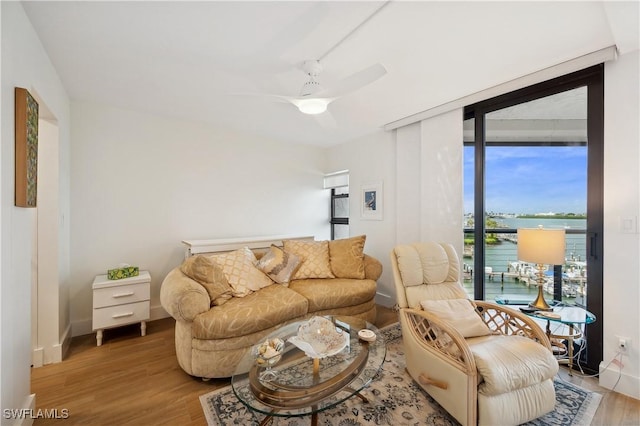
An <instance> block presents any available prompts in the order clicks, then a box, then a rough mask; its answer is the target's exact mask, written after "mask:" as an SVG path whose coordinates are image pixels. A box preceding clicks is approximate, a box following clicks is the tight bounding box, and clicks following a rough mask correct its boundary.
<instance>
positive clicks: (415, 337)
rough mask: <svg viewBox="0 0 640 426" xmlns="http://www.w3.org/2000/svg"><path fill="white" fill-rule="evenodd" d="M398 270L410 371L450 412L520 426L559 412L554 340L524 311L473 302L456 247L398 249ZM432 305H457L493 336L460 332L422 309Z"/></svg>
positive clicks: (463, 418) (465, 420)
mask: <svg viewBox="0 0 640 426" xmlns="http://www.w3.org/2000/svg"><path fill="white" fill-rule="evenodd" d="M391 265H392V269H393V276H394V280H395V286H396V292H397V302H398V306H399V308H400V323H401V326H402V334H403V341H404V349H405V356H406V366H407V371H408V372H409V374H410V375H411V377H413V379H414V380H415V381H416V382H417V383H418V384H419V385H420V386H421V387H422V388H423V389H424V390H425V391H426V392H427V393H429V395H431V396H432V397H433V398H434V399H435V400H436V401H437V402H438V403H439V404H440V405H441V406H442V407H443V408H444V409H445V410H447V411H448V412H449V413H450V414H451V415H452V416H453V417H455V418H456V419H457V420H458V421H459V422H460V423H462V424H463V425H475V424H481V425H511V424H513V425H516V424H521V423H524V422H527V421H530V420H533V419H535V418H537V417H539V416H541V415H543V414H546V413H548V412H550V411H552V410H553V408H554V406H555V390H554V386H553V377H554V376H555V374H556V373H557V371H558V363H557V361H556V359H555V358H554V357H553V354H552V352H551V345H550V343H549V339H548V338H547V336H546V335H545V333H544V332H543V331H542V329H541V328H540V327H539V326H538V325H537V324H536V323H535V322H534V321H533V320H532V319H531V318H529V317H527V316H526V315H524V314H522V313H520V312H519V311H517V310H513V309H511V308H508V307H504V306H500V305H497V304H495V303H490V302H484V301H471V300H469V299H468V297H467V295H466V293H465V291H464V289H463V288H462V285H461V284H460V281H459V276H460V264H459V260H458V256H457V254H456V252H455V250H454V249H453V246H451V245H450V244H438V243H431V242H429V243H416V244H411V245H401V246H397V247H395V248H394V250H393V251H392V252H391ZM425 300H427V301H428V300H432V301H433V300H437V301H439V302H436V304H441V303H444V304H445V305H446V306H448V305H447V304H448V303H453V302H455V304H456V306H458V305H459V306H462V307H463V308H464V309H463V311H464V312H466V311H467V310H468V311H469V312H470V314H467V315H471V318H470V319H471V320H472V321H476V322H477V318H476V317H475V315H474V312H475V314H477V316H478V317H479V318H480V319H481V321H480V326H481V327H483V328H488V329H487V330H486V332H482V333H479V335H476V334H478V333H475V334H474V333H471V332H469V330H468V328H466V327H462V328H461V327H458V328H455V327H454V326H453V324H454V323H455V322H456V321H455V320H451V318H446V315H445V316H443V315H442V312H440V313H435V312H436V311H435V310H433V309H432V310H430V311H428V310H423V309H421V302H423V301H425ZM423 303H425V306H426V305H430V306H432V305H433V303H430V302H423ZM467 304H468V305H469V306H467ZM465 306H466V308H465ZM458 314H460V317H461V318H465V317H464V313H463V312H462V311H459V310H456V311H453V312H450V313H449V315H450V316H451V317H454V318H455V317H456V315H458ZM482 323H484V325H482ZM485 325H486V327H485ZM465 335H466V336H467V337H465Z"/></svg>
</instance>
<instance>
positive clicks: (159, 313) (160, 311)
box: [149, 305, 171, 321]
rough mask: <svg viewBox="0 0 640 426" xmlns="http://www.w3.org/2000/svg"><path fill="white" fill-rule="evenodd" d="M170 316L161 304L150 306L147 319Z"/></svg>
mask: <svg viewBox="0 0 640 426" xmlns="http://www.w3.org/2000/svg"><path fill="white" fill-rule="evenodd" d="M170 316H171V315H169V314H168V313H167V311H165V310H164V308H163V307H162V305H157V306H152V307H151V309H149V321H155V320H159V319H163V318H169V317H170Z"/></svg>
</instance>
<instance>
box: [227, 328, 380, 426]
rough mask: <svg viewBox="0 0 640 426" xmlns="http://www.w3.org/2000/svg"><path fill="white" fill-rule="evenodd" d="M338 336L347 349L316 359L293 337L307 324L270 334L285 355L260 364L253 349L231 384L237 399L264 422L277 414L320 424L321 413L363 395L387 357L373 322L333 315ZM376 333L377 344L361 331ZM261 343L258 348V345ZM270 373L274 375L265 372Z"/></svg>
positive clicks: (362, 398)
mask: <svg viewBox="0 0 640 426" xmlns="http://www.w3.org/2000/svg"><path fill="white" fill-rule="evenodd" d="M324 318H327V319H329V320H330V321H331V322H332V323H333V325H334V326H335V327H336V330H337V331H338V332H339V333H346V336H345V341H346V345H345V347H344V349H342V350H340V351H339V352H338V353H336V354H334V355H330V356H326V357H322V358H311V357H309V356H307V355H306V354H305V352H304V351H302V350H301V349H299V348H298V347H297V346H296V345H294V344H293V343H291V342H289V341H288V339H289V338H291V337H293V336H296V335H297V334H298V329H299V328H300V326H301V325H303V324H305V323H307V321H299V322H295V323H292V324H288V325H286V326H283V327H281V328H279V329H278V330H276V331H275V332H273V333H271V334H270V335H269V336H266V337H265V338H264V339H262V341H264V340H266V339H270V340H271V339H276V338H277V339H281V340H282V341H284V342H285V344H284V349H283V352H282V356H281V357H279V358H278V361H277V363H275V364H273V365H263V364H260V363H258V362H256V359H257V355H256V354H257V351H256V350H255V348H254V350H252V351H249V352H248V353H247V354H246V355H245V356H244V357H243V359H242V360H241V362H240V363H239V364H238V368H237V370H236V374H234V375H233V376H232V378H231V386H232V389H233V392H234V394H235V395H236V397H237V398H238V399H239V400H240V401H241V402H242V403H243V404H244V405H245V406H246V407H247V408H248V409H249V410H251V411H254V412H257V413H261V414H264V415H265V416H266V417H265V418H264V419H263V420H262V422H261V423H260V424H261V425H267V424H269V423H270V422H271V421H272V420H273V417H274V416H281V417H300V416H307V415H310V416H311V424H312V425H313V426H315V425H317V422H318V416H317V415H318V413H319V412H321V411H323V410H326V409H329V408H331V407H334V406H335V405H337V404H339V403H341V402H342V401H345V400H346V399H349V398H351V397H353V396H357V397H359V398H360V399H361V400H362V401H363V402H368V401H367V399H366V398H365V397H364V396H363V395H362V394H360V391H361V390H363V389H364V388H365V387H366V386H368V385H369V383H371V381H372V380H373V379H374V377H375V376H376V374H377V373H378V371H379V370H380V368H381V367H382V363H383V362H384V358H385V355H386V346H385V342H384V338H383V336H382V335H381V334H380V332H379V330H378V329H377V328H376V327H375V326H373V325H372V324H370V323H368V322H366V321H364V320H361V319H358V318H353V317H347V316H335V317H332V316H328V317H324ZM363 329H367V330H371V331H372V332H373V333H374V335H375V340H374V341H372V342H369V341H365V340H363V339H362V338H360V337H359V335H358V332H359V331H360V330H363ZM257 346H258V345H256V347H257ZM265 370H269V374H266V375H265V374H264V373H265Z"/></svg>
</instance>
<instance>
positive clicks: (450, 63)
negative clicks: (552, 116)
mask: <svg viewBox="0 0 640 426" xmlns="http://www.w3.org/2000/svg"><path fill="white" fill-rule="evenodd" d="M384 3H385V2H379V1H378V2H369V1H356V2H344V1H340V2H281V1H260V2H243V1H236V2H219V1H208V2H207V1H200V2H184V1H174V2H170V1H164V2H148V1H131V2H126V1H125V2H80V1H78V2H56V1H44V2H36V1H28V2H23V5H24V8H25V10H26V12H27V15H28V16H29V18H30V20H31V22H32V23H33V25H34V27H35V29H36V31H37V32H38V34H39V36H40V38H41V40H42V43H43V45H44V47H45V49H46V50H47V52H48V54H49V56H50V58H51V60H52V62H53V64H54V66H55V67H56V69H57V70H58V73H59V75H60V78H61V80H62V82H63V84H64V86H65V88H66V89H67V91H68V94H69V96H70V97H71V99H73V100H79V101H88V102H97V103H104V104H108V105H112V106H115V107H120V108H125V109H132V110H137V111H144V112H149V113H154V114H161V115H165V116H171V117H177V118H181V119H188V120H197V121H205V122H209V123H213V124H214V125H217V126H225V127H231V128H235V129H240V130H241V131H243V132H247V133H251V134H255V135H259V136H261V137H266V138H271V139H275V140H283V141H289V142H294V143H307V144H316V145H320V146H331V145H334V144H337V143H342V142H345V141H347V140H350V139H354V138H358V137H362V136H365V135H367V134H369V133H372V132H374V131H376V130H378V129H379V128H381V127H382V126H383V125H384V124H387V123H389V122H392V121H395V120H397V119H400V118H403V117H405V116H408V115H411V114H414V113H417V112H419V111H423V110H426V109H429V108H432V107H434V106H437V105H440V104H442V103H445V102H448V101H451V100H453V99H457V98H460V97H462V96H466V95H468V94H471V93H474V92H477V91H479V90H483V89H486V88H488V87H491V86H494V85H496V84H499V83H502V82H504V81H508V80H511V79H513V78H517V77H520V76H522V75H525V74H529V73H531V72H534V71H537V70H539V69H542V68H546V67H548V66H551V65H554V64H557V63H560V62H563V61H566V60H569V59H572V58H575V57H577V56H580V55H583V54H586V53H590V52H593V51H596V50H599V49H602V48H605V47H608V46H611V45H614V44H616V45H617V46H618V49H619V50H620V51H621V52H623V53H624V52H626V51H631V50H636V49H638V2H637V1H632V2H620V3H614V2H605V3H602V2H594V1H587V2H576V1H572V2H517V1H514V2H477V1H471V2H442V1H439V2H428V1H423V2H404V1H398V2H392V3H390V4H387V5H385V7H383V8H382V9H381V10H380V11H379V13H377V14H376V15H375V16H373V17H372V18H371V19H370V20H369V21H368V22H366V23H365V24H364V25H362V26H361V27H360V28H359V29H358V30H357V31H356V32H355V33H353V34H352V35H351V36H350V37H348V38H347V39H346V40H344V41H343V42H340V41H341V40H342V39H343V38H344V37H345V36H346V35H347V34H349V33H350V32H351V31H353V30H354V29H355V28H356V27H358V26H359V25H360V24H361V23H362V22H363V21H365V20H366V19H367V18H368V17H369V16H370V15H371V14H372V13H373V12H374V11H376V10H377V9H378V8H379V7H380V6H381V5H383V4H384ZM336 44H337V45H336ZM334 46H335V48H334ZM325 55H326V57H324V58H323V60H322V64H323V66H324V71H323V73H322V74H321V75H320V77H319V80H320V82H321V83H322V85H323V86H324V87H325V88H331V86H332V85H335V84H336V82H337V81H339V80H341V79H343V78H345V77H347V76H349V75H351V74H352V73H354V72H357V71H360V70H362V69H364V68H366V67H368V66H370V65H373V64H375V63H381V64H383V65H384V66H385V67H386V69H387V71H388V73H387V75H385V76H384V77H382V78H381V79H380V80H378V81H376V82H374V83H372V84H370V85H368V86H366V87H365V88H363V89H361V90H359V91H357V92H354V93H351V94H350V95H348V96H346V97H343V98H340V99H338V100H337V101H335V102H334V103H332V104H331V105H330V106H329V110H330V112H331V114H332V116H333V117H334V118H335V122H336V126H335V127H327V126H325V125H323V124H322V123H321V122H320V121H319V120H317V119H315V118H314V117H313V116H308V115H304V114H302V113H300V112H299V111H298V110H297V109H296V108H295V107H294V106H293V105H289V104H285V103H276V102H270V101H268V100H265V99H262V98H258V97H249V96H238V95H237V93H239V92H264V93H275V94H284V95H297V94H298V91H299V90H300V87H301V86H302V84H303V83H304V82H305V78H306V76H305V75H304V74H303V72H302V71H300V70H299V69H298V68H296V67H297V65H298V64H299V63H300V62H301V61H303V60H305V59H315V58H319V57H323V56H325Z"/></svg>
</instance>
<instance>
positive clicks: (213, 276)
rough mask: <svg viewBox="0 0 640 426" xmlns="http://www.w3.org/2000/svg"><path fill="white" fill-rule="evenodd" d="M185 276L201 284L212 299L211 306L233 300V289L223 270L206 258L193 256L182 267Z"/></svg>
mask: <svg viewBox="0 0 640 426" xmlns="http://www.w3.org/2000/svg"><path fill="white" fill-rule="evenodd" d="M180 270H181V271H182V273H183V274H185V275H186V276H188V277H189V278H191V279H192V280H194V281H197V282H198V283H200V284H201V285H202V286H203V287H204V288H205V289H207V293H209V298H210V299H211V306H214V305H218V306H219V305H222V304H224V303H225V302H226V301H227V300H229V299H231V297H232V296H231V294H232V293H233V289H232V288H231V287H230V286H229V282H228V281H227V277H225V275H224V272H222V268H221V267H220V266H218V264H216V263H215V262H213V261H211V259H208V258H207V257H205V256H201V255H197V256H191V257H190V258H188V259H186V260H185V261H184V262H182V265H180Z"/></svg>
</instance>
